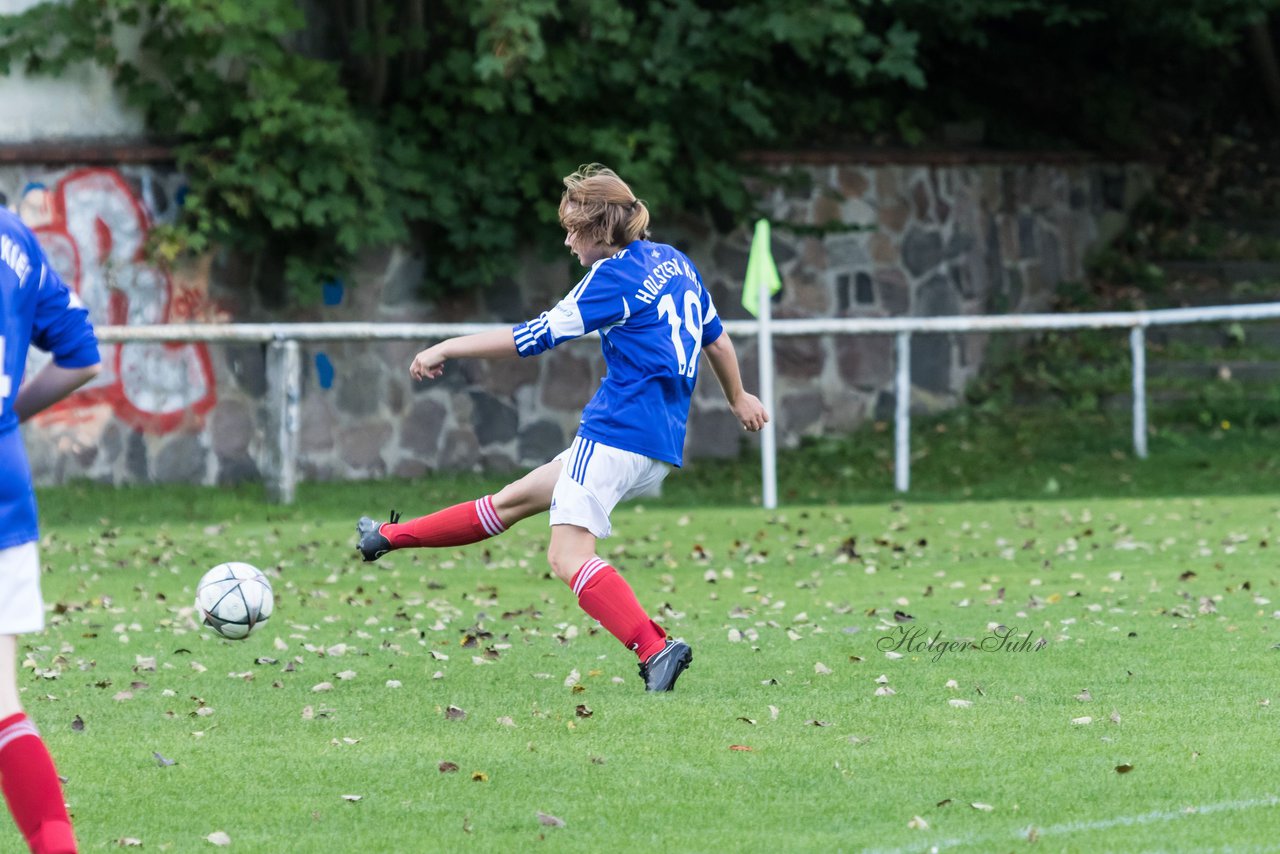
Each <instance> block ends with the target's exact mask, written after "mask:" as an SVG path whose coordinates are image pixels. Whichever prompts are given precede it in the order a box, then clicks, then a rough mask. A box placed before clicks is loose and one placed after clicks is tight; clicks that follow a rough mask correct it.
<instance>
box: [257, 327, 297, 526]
mask: <svg viewBox="0 0 1280 854" xmlns="http://www.w3.org/2000/svg"><path fill="white" fill-rule="evenodd" d="M301 398H302V359H301V356H300V355H299V347H298V342H297V341H295V340H293V339H287V340H283V341H272V342H271V344H270V345H268V347H267V425H268V427H267V449H266V451H267V453H266V462H267V466H266V469H267V471H266V473H265V474H266V477H265V478H264V480H265V482H266V488H267V499H268V500H269V501H271V502H273V503H275V504H292V503H293V499H294V494H295V491H296V488H297V484H298V404H299V401H300V400H301Z"/></svg>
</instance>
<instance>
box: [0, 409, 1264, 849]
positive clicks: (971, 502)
mask: <svg viewBox="0 0 1280 854" xmlns="http://www.w3.org/2000/svg"><path fill="white" fill-rule="evenodd" d="M944 432H946V431H944ZM957 433H959V431H958V430H957V429H956V428H955V427H954V426H953V427H952V429H951V430H950V431H949V433H947V435H948V436H950V437H952V438H951V439H949V440H948V441H951V440H955V441H963V439H962V438H957ZM932 435H935V436H942V435H943V434H942V433H937V432H935V433H934V434H932ZM1273 438H1274V437H1267V436H1256V437H1254V438H1253V440H1252V441H1254V442H1256V444H1257V447H1258V448H1260V449H1261V448H1265V447H1267V446H1268V444H1267V443H1268V441H1269V440H1270V439H1273ZM1095 439H1096V442H1097V443H1098V447H1097V448H1096V449H1094V450H1089V449H1087V448H1086V449H1085V450H1084V451H1079V452H1078V453H1077V454H1076V456H1075V458H1074V459H1073V460H1072V462H1071V463H1070V466H1071V470H1070V471H1066V470H1064V469H1063V468H1062V465H1063V463H1062V462H1061V460H1058V459H1055V458H1054V457H1052V456H1050V457H1049V458H1048V459H1044V458H1043V455H1037V456H1035V459H1034V460H1033V461H1032V462H1030V463H1028V466H1027V468H1025V469H1024V468H1018V469H1017V470H1016V471H1015V470H1014V467H1010V466H1005V467H1004V469H1005V471H1004V472H1003V474H1002V472H1001V470H1000V468H999V467H998V466H997V467H996V468H994V469H992V471H990V472H988V474H987V475H985V477H986V479H985V480H984V479H983V477H984V476H983V475H981V474H979V471H980V470H981V466H977V467H976V468H975V469H974V471H973V472H972V473H971V474H969V475H963V473H961V474H953V477H955V478H957V479H958V481H959V482H960V483H961V484H962V486H961V487H958V488H957V490H956V491H957V492H959V491H960V490H961V489H962V488H966V489H968V490H969V492H970V493H971V494H977V495H982V494H985V493H988V492H999V491H1001V490H1003V491H1004V492H1005V493H1006V494H1009V495H1012V496H1015V497H1012V498H1006V499H1003V500H994V499H992V500H977V499H976V498H969V499H964V500H960V499H962V496H956V498H957V499H958V500H954V501H945V500H941V498H940V495H939V494H940V493H941V492H942V491H943V482H944V481H945V478H946V474H945V472H941V473H937V472H933V471H932V470H931V469H930V466H931V463H930V459H941V458H942V454H940V453H937V448H936V447H935V448H934V451H935V453H933V455H932V457H931V456H930V455H929V454H928V448H927V447H924V450H925V451H926V454H925V456H924V457H922V458H921V460H920V461H919V470H918V471H919V475H918V476H919V481H918V482H921V483H922V484H923V487H922V489H923V497H918V498H912V500H910V501H894V500H892V499H891V498H888V497H887V496H886V498H887V500H884V501H878V502H876V503H863V504H854V503H832V502H831V501H827V502H813V501H809V502H804V501H803V498H804V496H803V491H804V490H806V489H812V488H814V484H815V483H816V482H817V481H819V480H820V479H821V477H823V476H826V477H829V478H831V477H834V478H839V477H842V475H840V473H839V472H838V471H836V470H835V469H833V468H832V467H831V466H826V467H824V466H823V465H822V456H821V453H824V452H821V451H820V452H819V456H818V457H817V458H816V459H815V460H810V461H809V462H804V461H802V460H795V461H794V463H793V464H792V465H789V466H788V468H787V471H788V475H787V479H786V480H785V481H784V489H783V494H784V501H785V500H787V498H786V496H788V495H790V496H791V499H790V500H791V501H792V504H790V505H789V506H785V507H784V508H782V509H781V510H779V511H772V512H771V511H765V510H761V509H758V508H751V507H749V506H746V505H747V503H748V502H749V501H750V495H749V492H750V482H749V481H750V472H751V469H750V467H749V466H748V467H746V470H745V471H746V474H743V473H742V472H739V473H738V474H737V475H732V473H731V472H729V470H728V469H722V470H720V471H718V472H717V471H716V470H715V467H701V468H698V467H695V468H694V469H693V470H691V471H690V472H687V473H682V474H678V475H676V476H674V477H673V478H672V479H671V480H670V481H669V484H670V488H669V489H668V490H667V493H666V495H664V497H663V498H662V499H661V500H660V501H658V502H650V503H647V504H636V505H626V506H624V507H623V508H622V509H620V510H619V511H618V513H617V515H616V517H615V530H616V532H617V533H616V536H615V537H614V538H613V539H611V540H609V541H606V543H605V545H604V551H605V553H606V554H607V556H608V557H609V558H610V559H611V560H612V561H613V562H614V563H615V564H616V565H618V566H619V567H620V568H621V569H622V570H623V571H624V573H625V575H626V577H627V578H628V579H629V580H630V581H631V583H632V585H633V586H634V587H635V589H636V591H637V593H638V595H639V597H640V599H641V601H642V602H643V603H644V604H645V605H646V606H648V607H650V608H651V610H652V611H653V612H654V613H655V614H657V615H659V619H661V620H662V621H663V622H664V623H665V624H666V626H667V627H668V629H669V630H670V631H671V632H672V633H673V634H675V635H678V636H682V637H684V638H686V639H687V640H689V642H690V643H691V644H692V646H693V648H694V652H695V660H694V664H693V667H692V668H691V669H690V670H689V671H688V673H686V674H685V676H684V677H683V678H682V679H681V682H680V684H679V686H678V687H677V690H676V691H675V692H674V693H672V694H669V695H646V694H645V693H644V692H643V690H642V685H641V682H640V680H639V678H638V676H637V675H636V668H635V662H634V658H633V657H632V656H631V654H629V653H627V652H625V651H624V650H623V649H622V648H621V647H620V646H619V645H618V644H617V642H616V641H614V640H613V639H612V638H611V637H609V636H607V635H606V634H604V633H603V632H601V631H600V630H599V629H598V627H595V626H594V624H593V622H592V621H591V620H590V619H589V618H587V617H586V616H585V615H584V614H583V613H582V612H581V611H580V610H579V609H578V608H577V606H576V603H575V602H574V600H573V597H572V595H571V594H570V592H569V590H568V589H567V588H566V587H565V586H564V585H563V584H561V583H559V582H557V581H555V580H553V579H551V578H550V577H549V576H548V575H547V572H546V568H545V564H544V560H543V552H544V549H545V546H546V540H547V529H546V527H545V525H544V524H543V521H542V520H530V521H529V522H526V523H524V524H522V525H520V526H517V527H516V528H514V529H513V530H512V531H510V532H508V533H507V534H505V535H503V536H502V537H499V538H496V539H493V540H490V541H487V542H486V543H482V544H477V545H474V546H469V547H466V548H461V549H456V550H445V551H436V552H428V551H418V552H400V553H396V554H393V555H391V556H388V557H387V558H384V559H383V560H382V561H380V562H379V563H377V564H372V565H366V564H361V563H359V562H358V561H357V559H356V556H355V553H354V551H353V548H352V547H353V539H354V538H353V535H352V529H353V523H354V519H355V517H356V516H358V515H359V514H361V513H364V512H375V513H385V509H386V507H387V506H390V505H392V504H394V505H395V506H397V507H399V508H400V509H401V510H404V511H406V512H408V513H409V514H411V515H414V514H417V513H419V512H422V511H425V510H427V509H431V508H433V507H434V506H436V505H437V504H438V503H440V502H443V501H448V500H450V499H451V498H452V499H461V498H465V497H471V496H474V495H476V494H480V493H481V492H482V491H484V490H487V489H489V488H491V487H492V486H493V483H492V482H491V481H485V480H483V479H477V478H439V479H435V480H429V481H425V482H423V483H419V484H410V483H407V482H389V483H381V484H334V485H320V484H316V485H305V486H304V488H303V489H302V491H301V494H300V497H299V502H298V503H297V504H296V505H295V506H293V507H290V508H279V507H270V506H268V505H265V504H263V503H262V501H261V499H260V493H259V492H258V491H257V490H255V489H244V490H237V491H221V492H219V491H215V490H201V489H193V488H182V487H163V488H159V487H158V488H151V489H127V490H120V491H113V490H110V489H106V488H101V487H92V486H75V487H65V488H60V489H55V490H47V491H44V492H42V494H41V501H42V506H43V511H44V523H45V538H44V543H43V557H44V560H45V563H46V565H47V568H48V572H47V574H46V576H45V594H46V599H47V600H48V601H49V602H50V603H51V605H53V606H54V611H53V613H51V615H50V622H51V625H50V629H49V631H48V633H47V634H45V635H42V636H35V637H31V638H27V639H24V640H25V641H27V645H26V646H25V647H24V648H23V650H22V655H23V658H24V659H27V660H26V661H25V662H24V663H25V665H26V666H25V667H24V668H23V670H22V685H23V687H24V690H25V694H24V697H25V702H26V704H27V706H28V708H29V711H30V712H31V714H32V715H33V716H34V718H35V719H36V721H37V722H38V724H39V725H40V726H41V728H42V730H43V732H44V734H45V735H46V737H47V739H48V741H49V743H50V747H51V749H52V751H53V752H54V755H55V758H56V759H57V761H58V763H59V768H60V771H61V772H62V773H63V774H64V775H65V776H66V777H67V778H68V782H67V784H66V792H67V797H68V800H69V802H70V803H71V806H72V809H73V811H74V815H75V820H76V825H77V831H78V833H79V836H80V839H81V841H82V844H83V847H84V848H85V850H88V851H93V850H105V849H115V848H117V847H118V846H120V845H121V844H122V843H123V844H129V842H130V841H131V840H132V841H140V842H141V844H142V845H143V847H144V850H161V851H164V850H168V851H199V850H216V849H215V848H214V846H213V845H212V844H211V843H210V842H209V841H207V840H208V837H210V835H211V834H215V833H222V834H226V836H227V837H229V838H230V840H231V843H230V848H231V850H237V851H300V852H307V851H335V852H339V851H340V852H382V851H385V852H418V851H456V850H474V851H524V850H539V849H545V850H549V851H600V850H607V849H608V848H610V847H617V848H626V849H637V848H641V847H643V848H645V849H649V850H657V851H760V852H765V851H770V852H772V851H860V850H872V851H927V850H930V849H931V848H937V849H938V850H956V851H974V852H986V851H1007V850H1019V849H1024V848H1026V849H1031V850H1046V851H1157V850H1162V851H1167V850H1219V851H1225V850H1231V851H1250V850H1259V851H1260V850H1274V846H1275V835H1274V829H1275V827H1276V826H1277V822H1278V821H1280V785H1277V784H1276V781H1275V778H1274V777H1273V776H1272V775H1273V773H1274V769H1275V755H1276V750H1277V748H1280V730H1278V728H1277V719H1276V717H1275V716H1276V715H1277V714H1280V682H1277V677H1276V666H1277V662H1280V649H1277V647H1278V646H1280V620H1278V619H1277V616H1280V595H1277V594H1278V593H1280V591H1277V584H1278V583H1280V582H1278V581H1277V573H1276V571H1275V564H1276V560H1275V554H1276V553H1277V550H1280V540H1278V539H1277V528H1280V498H1277V497H1276V496H1274V495H1269V494H1266V489H1265V485H1264V481H1266V480H1267V479H1268V478H1269V469H1270V466H1271V465H1274V462H1271V463H1264V462H1261V461H1260V460H1262V457H1260V456H1256V455H1251V454H1250V453H1249V452H1248V451H1247V449H1246V450H1241V449H1239V448H1235V449H1233V448H1231V447H1224V444H1225V445H1230V443H1231V442H1235V441H1245V438H1244V437H1240V436H1239V435H1238V434H1237V436H1235V437H1231V438H1230V439H1229V441H1227V442H1225V443H1224V441H1223V440H1222V438H1221V437H1219V438H1218V439H1214V440H1212V441H1214V442H1216V443H1217V445H1216V447H1217V448H1220V449H1223V452H1222V453H1220V454H1219V455H1218V457H1216V458H1215V459H1216V460H1218V462H1215V463H1214V464H1213V465H1212V466H1210V467H1206V466H1204V465H1203V464H1202V463H1201V462H1200V461H1199V460H1198V459H1196V458H1195V448H1196V447H1197V445H1196V444H1195V441H1191V442H1190V444H1187V443H1184V445H1183V448H1184V450H1183V451H1182V452H1179V451H1178V450H1177V448H1172V447H1167V446H1162V445H1159V444H1157V445H1155V446H1153V455H1155V454H1157V453H1159V452H1161V451H1163V452H1164V454H1165V457H1164V460H1165V462H1164V463H1162V464H1160V463H1157V464H1155V465H1153V464H1152V461H1148V463H1145V464H1144V463H1141V462H1139V461H1134V460H1128V459H1125V458H1124V455H1123V454H1119V455H1116V454H1114V453H1113V452H1112V449H1111V447H1110V446H1111V445H1113V444H1114V442H1112V441H1111V439H1109V438H1108V437H1105V436H1100V437H1095ZM1197 441H1198V440H1197ZM922 447H923V446H922ZM1270 447H1274V445H1271V446H1270ZM1186 448H1190V449H1191V450H1189V451H1188V450H1186ZM863 451H864V452H865V453H866V454H868V455H869V456H868V458H869V459H871V460H875V459H876V457H877V454H878V451H876V450H875V449H863ZM1180 453H1181V456H1180V455H1179V454H1180ZM948 454H949V455H951V456H953V457H954V454H950V452H948ZM1251 457H1252V462H1251V461H1250V460H1251ZM1267 459H1271V460H1274V457H1269V458H1267ZM1180 460H1181V461H1182V462H1179V461H1180ZM1233 460H1234V461H1236V462H1234V463H1233V462H1232V461H1233ZM1184 464H1185V468H1186V472H1184V473H1183V474H1182V476H1181V480H1180V476H1179V471H1181V469H1180V468H1179V466H1183V465H1184ZM806 466H807V467H806ZM1035 466H1039V467H1040V468H1039V469H1036V468H1034V467H1035ZM1090 471H1097V472H1099V473H1101V474H1099V477H1101V476H1102V475H1103V474H1105V475H1106V476H1107V477H1108V484H1107V488H1106V489H1099V490H1098V491H1100V492H1104V493H1105V492H1107V491H1108V490H1110V491H1111V492H1113V493H1114V492H1115V491H1116V490H1125V489H1127V490H1130V491H1131V492H1133V493H1134V494H1121V495H1119V496H1116V495H1114V494H1113V495H1112V496H1110V497H1107V496H1105V495H1103V496H1098V495H1089V494H1088V490H1087V486H1086V484H1087V481H1086V479H1085V478H1084V477H1083V476H1082V475H1081V473H1083V472H1090ZM805 472H809V474H805ZM1126 472H1128V473H1129V477H1128V480H1127V481H1125V480H1124V479H1122V478H1120V479H1117V478H1119V476H1121V475H1124V474H1125V473H1126ZM1196 472H1200V473H1201V476H1203V477H1208V476H1209V475H1210V474H1214V475H1221V476H1224V477H1225V478H1226V479H1225V480H1224V481H1223V482H1222V483H1220V484H1219V485H1218V488H1216V489H1208V488H1204V489H1202V490H1201V491H1202V492H1203V493H1204V494H1203V495H1202V496H1201V497H1189V496H1187V495H1181V496H1180V495H1178V494H1176V493H1177V491H1178V490H1177V484H1178V483H1179V482H1183V483H1186V482H1188V481H1190V482H1191V485H1192V487H1194V486H1195V484H1196V482H1195V481H1194V476H1195V474H1194V473H1196ZM820 473H821V474H820ZM962 475H963V476H964V477H968V478H969V479H967V480H963V479H962ZM797 476H798V477H799V479H796V478H797ZM850 476H851V475H848V474H846V475H843V477H850ZM877 477H878V473H877ZM1002 477H1003V478H1004V481H1003V486H1000V485H999V483H1000V482H1001V478H1002ZM1049 477H1053V478H1055V479H1057V480H1058V482H1059V483H1060V487H1059V489H1058V490H1057V491H1056V492H1053V493H1052V494H1046V492H1045V491H1044V489H1043V485H1044V484H1045V483H1046V479H1047V478H1049ZM1077 477H1079V480H1077ZM1232 478H1234V480H1235V482H1236V483H1238V484H1239V488H1238V489H1236V490H1234V491H1235V492H1238V493H1240V494H1231V493H1232V492H1233V489H1232V487H1231V483H1232ZM931 479H936V480H937V485H936V486H932V485H931V483H932V481H931ZM993 479H994V480H993ZM715 482H719V483H720V484H721V488H722V491H723V493H724V494H727V495H729V496H730V499H729V502H728V503H726V502H724V501H721V502H719V503H716V502H713V501H712V500H710V498H709V497H708V496H710V495H711V492H710V490H711V485H712V484H713V483H715ZM1019 484H1022V486H1019ZM1188 491H1190V490H1188ZM836 492H838V491H837V490H835V489H834V488H833V489H831V490H828V493H829V494H834V493H836ZM1245 493H1258V494H1252V495H1250V494H1245ZM840 500H841V501H843V500H844V497H843V496H840ZM737 501H741V502H742V505H741V506H733V503H734V502H737ZM231 559H234V560H245V561H249V562H252V563H255V564H257V565H258V566H260V567H262V568H263V569H264V570H266V571H267V572H268V573H269V574H270V575H271V576H272V579H273V583H274V586H275V591H276V598H277V612H276V615H275V616H274V617H273V618H272V620H271V621H270V623H268V624H267V625H266V626H265V627H264V628H263V629H262V630H261V631H260V632H259V633H258V634H255V635H254V636H253V637H251V638H250V639H248V640H246V641H242V642H230V641H223V640H219V639H217V638H215V637H214V636H213V635H212V634H211V633H209V632H208V631H207V630H198V629H197V628H196V627H195V626H194V624H193V622H192V618H191V610H190V602H191V599H192V594H193V587H194V584H195V582H196V581H197V580H198V579H199V577H200V575H201V574H202V572H203V571H204V570H205V569H206V568H208V567H209V566H211V565H213V564H215V563H217V562H220V561H223V560H231ZM975 647H977V648H975ZM213 838H214V839H215V840H216V839H219V837H217V836H214V837H213ZM18 844H19V843H18V837H17V835H16V832H14V831H12V829H11V828H10V829H8V830H4V831H3V833H0V850H6V851H7V850H16V847H17V846H18Z"/></svg>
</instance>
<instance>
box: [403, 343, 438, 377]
mask: <svg viewBox="0 0 1280 854" xmlns="http://www.w3.org/2000/svg"><path fill="white" fill-rule="evenodd" d="M444 363H445V355H444V353H443V351H442V350H441V345H439V344H436V345H435V346H434V347H428V348H427V349H425V350H423V351H422V352H420V353H419V354H418V355H416V356H414V357H413V364H411V365H410V366H409V376H411V377H413V378H414V379H415V380H434V379H436V378H437V377H439V376H440V375H441V374H443V373H444Z"/></svg>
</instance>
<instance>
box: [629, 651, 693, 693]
mask: <svg viewBox="0 0 1280 854" xmlns="http://www.w3.org/2000/svg"><path fill="white" fill-rule="evenodd" d="M692 661H693V650H691V649H690V648H689V645H688V644H687V643H685V642H684V641H682V640H671V639H670V638H668V639H667V645H666V646H664V647H663V648H662V649H661V650H659V651H658V652H655V653H654V654H653V655H651V656H649V660H648V661H646V662H644V663H643V664H641V665H640V678H641V679H643V680H644V689H645V690H646V691H670V690H671V689H672V688H674V687H676V680H677V679H679V678H680V674H681V673H684V671H685V668H687V667H688V666H689V664H690V663H691V662H692Z"/></svg>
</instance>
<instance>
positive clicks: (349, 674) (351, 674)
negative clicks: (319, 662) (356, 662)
mask: <svg viewBox="0 0 1280 854" xmlns="http://www.w3.org/2000/svg"><path fill="white" fill-rule="evenodd" d="M333 675H334V676H336V677H338V678H339V679H341V680H343V681H346V680H348V679H355V678H356V672H355V671H354V670H344V671H342V672H341V673H335V674H333Z"/></svg>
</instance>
